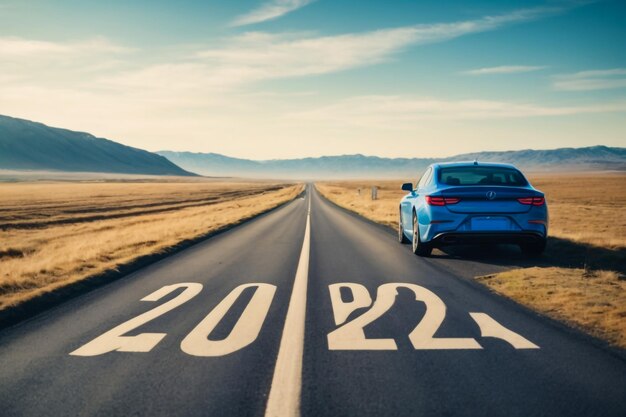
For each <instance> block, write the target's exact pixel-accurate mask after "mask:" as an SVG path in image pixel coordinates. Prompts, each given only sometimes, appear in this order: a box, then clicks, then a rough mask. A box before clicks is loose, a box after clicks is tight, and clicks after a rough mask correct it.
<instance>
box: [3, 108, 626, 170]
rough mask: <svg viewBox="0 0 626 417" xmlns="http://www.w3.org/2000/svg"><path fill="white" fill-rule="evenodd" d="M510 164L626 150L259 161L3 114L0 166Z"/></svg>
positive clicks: (564, 162)
mask: <svg viewBox="0 0 626 417" xmlns="http://www.w3.org/2000/svg"><path fill="white" fill-rule="evenodd" d="M474 159H477V160H478V161H484V162H491V161H495V162H509V163H513V164H515V165H516V166H518V167H520V168H521V169H524V170H527V171H568V170H569V171H589V170H618V171H626V148H610V147H607V146H592V147H587V148H560V149H551V150H530V149H529V150H523V151H506V152H477V153H471V154H462V155H456V156H452V157H446V158H380V157H377V156H364V155H360V154H357V155H339V156H322V157H317V158H300V159H272V160H265V161H255V160H249V159H239V158H231V157H228V156H224V155H220V154H215V153H193V152H172V151H161V152H157V153H152V152H148V151H145V150H142V149H137V148H132V147H130V146H125V145H122V144H119V143H117V142H113V141H111V140H108V139H101V138H96V137H94V136H92V135H90V134H89V133H83V132H75V131H71V130H66V129H59V128H55V127H49V126H46V125H44V124H41V123H36V122H31V121H28V120H23V119H16V118H12V117H7V116H1V115H0V169H4V170H37V171H64V172H93V173H115V174H140V175H184V176H190V175H196V174H194V172H195V173H198V174H201V175H207V176H217V177H255V178H302V179H317V178H320V179H324V178H366V177H369V178H374V177H376V178H391V177H395V178H399V177H404V178H415V177H416V176H418V175H420V173H421V172H422V171H423V170H424V169H425V168H426V167H427V166H428V165H429V164H431V163H433V162H437V161H439V162H446V161H459V160H461V161H462V160H465V161H472V160H474Z"/></svg>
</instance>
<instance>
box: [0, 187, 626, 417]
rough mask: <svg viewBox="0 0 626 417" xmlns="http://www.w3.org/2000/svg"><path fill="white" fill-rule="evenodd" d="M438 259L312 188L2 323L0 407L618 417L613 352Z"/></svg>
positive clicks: (10, 411)
mask: <svg viewBox="0 0 626 417" xmlns="http://www.w3.org/2000/svg"><path fill="white" fill-rule="evenodd" d="M309 212H310V214H309ZM446 262H447V261H446V260H445V259H444V260H432V259H431V260H424V259H420V258H418V257H416V256H414V255H413V254H412V253H411V251H410V247H408V246H406V245H405V246H403V245H400V244H399V243H397V242H396V240H395V237H394V236H393V235H392V234H390V233H389V232H388V231H386V230H384V229H383V228H381V227H378V226H376V225H373V224H371V223H369V222H367V221H364V220H362V219H360V218H358V217H356V216H353V215H351V214H348V213H346V212H345V211H343V210H341V209H338V208H337V207H335V206H334V205H332V204H330V203H328V202H327V201H325V200H323V199H322V198H321V197H320V196H319V195H318V194H317V193H316V192H314V191H313V190H310V192H309V193H307V197H306V198H304V199H297V200H296V201H294V202H292V203H290V204H288V205H286V206H284V207H282V208H280V209H278V210H275V211H273V212H271V213H268V214H266V215H264V216H261V217H259V218H257V219H256V220H253V221H251V222H248V223H246V224H244V225H242V226H239V227H236V228H234V229H232V230H231V231H229V232H226V233H224V234H221V235H218V236H216V237H213V238H211V239H208V240H207V241H205V242H203V243H200V244H197V245H195V246H193V247H192V248H190V249H187V250H185V251H182V252H180V253H178V254H176V255H174V256H171V257H169V258H167V259H164V260H162V261H160V262H158V263H155V264H153V265H151V266H149V267H146V268H144V269H142V270H139V271H138V272H136V273H133V274H131V275H129V276H127V277H125V278H123V279H120V280H118V281H116V282H113V283H111V284H109V285H106V286H104V287H101V288H99V289H97V290H94V291H91V292H90V293H88V294H85V295H82V296H80V297H77V298H75V299H72V300H70V301H68V302H66V303H64V304H62V305H60V306H58V307H56V308H53V309H51V310H49V311H47V312H46V313H44V314H40V315H38V316H36V317H35V318H33V319H30V320H28V321H26V322H23V323H21V324H18V325H16V326H13V327H11V328H8V329H5V330H3V331H1V332H0V415H2V416H7V417H8V416H66V415H67V416H81V415H84V416H92V415H95V416H129V415H142V416H239V415H241V416H248V415H249V416H263V415H285V416H288V415H297V414H298V412H299V413H300V414H301V415H302V416H524V417H528V416H568V417H571V416H622V417H623V416H625V415H626V362H625V360H624V358H623V356H620V355H619V354H614V353H613V352H611V351H609V350H607V349H605V348H602V347H601V346H599V345H598V344H596V343H592V342H591V341H590V339H589V338H587V337H585V336H582V335H580V334H579V333H577V332H573V331H568V330H567V329H565V328H564V327H562V326H559V325H555V324H554V323H553V322H551V321H550V320H546V319H544V318H542V317H540V316H537V315H535V314H532V313H530V312H528V311H527V310H525V309H523V308H520V307H517V306H516V305H515V304H513V303H511V302H509V301H507V300H504V299H502V298H499V297H497V296H494V295H492V294H490V293H489V292H488V291H486V290H485V289H483V288H481V287H480V286H478V285H476V284H474V283H472V282H471V281H469V280H468V279H466V278H464V277H461V276H460V275H462V274H459V273H455V272H454V270H453V269H449V268H447V267H446V264H445V263H446ZM456 265H457V267H456V268H457V269H458V265H459V261H458V260H457V261H456ZM460 265H461V266H462V261H461V263H460ZM470 266H471V268H475V265H473V264H470V263H469V262H468V268H470ZM150 294H152V295H151V296H150V297H147V296H148V295H150ZM144 297H146V299H145V300H144V301H140V300H141V299H142V298H144ZM149 311H150V312H149ZM470 313H472V314H471V315H470Z"/></svg>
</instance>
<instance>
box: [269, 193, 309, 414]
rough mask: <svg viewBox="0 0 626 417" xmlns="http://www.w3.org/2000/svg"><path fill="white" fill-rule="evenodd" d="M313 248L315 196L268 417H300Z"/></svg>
mask: <svg viewBox="0 0 626 417" xmlns="http://www.w3.org/2000/svg"><path fill="white" fill-rule="evenodd" d="M310 248H311V194H310V193H309V206H308V209H307V216H306V228H305V230H304V242H303V243H302V251H301V252H300V260H299V261H298V268H297V270H296V277H295V279H294V283H293V290H292V292H291V298H290V299H289V308H288V310H287V317H286V318H285V327H284V328H283V335H282V338H281V340H280V347H279V348H278V358H277V359H276V368H274V377H273V379H272V386H271V388H270V394H269V398H268V400H267V406H266V408H265V417H298V416H299V415H300V391H301V389H302V355H303V350H304V319H305V315H306V291H307V281H308V278H309V252H310Z"/></svg>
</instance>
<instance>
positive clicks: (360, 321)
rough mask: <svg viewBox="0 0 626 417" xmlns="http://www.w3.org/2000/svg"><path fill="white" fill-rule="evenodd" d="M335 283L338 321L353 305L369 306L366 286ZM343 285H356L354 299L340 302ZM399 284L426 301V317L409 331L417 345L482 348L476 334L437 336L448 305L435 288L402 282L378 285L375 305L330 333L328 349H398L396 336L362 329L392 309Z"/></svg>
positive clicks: (426, 346) (423, 346)
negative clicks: (373, 335)
mask: <svg viewBox="0 0 626 417" xmlns="http://www.w3.org/2000/svg"><path fill="white" fill-rule="evenodd" d="M333 285H334V287H333ZM333 285H331V286H329V290H330V293H331V303H332V305H333V310H334V314H335V321H336V322H337V321H338V320H345V318H347V316H348V315H349V314H350V313H351V312H352V311H354V308H353V309H352V310H350V311H346V310H348V309H349V307H352V306H353V305H361V306H366V307H367V306H368V305H369V304H370V303H371V298H370V296H369V294H368V292H367V289H365V287H363V286H362V285H360V284H353V283H341V284H333ZM342 286H343V287H348V288H351V289H353V291H352V294H353V296H354V300H353V301H352V302H351V303H343V302H341V298H340V295H339V288H340V287H342ZM398 288H406V289H409V290H411V291H413V293H414V294H415V300H416V301H422V302H423V303H424V304H426V313H425V314H424V317H423V318H422V320H420V322H419V323H418V324H417V326H416V327H415V328H414V329H413V331H412V332H411V333H410V334H409V340H410V341H411V343H412V344H413V347H414V348H415V349H420V350H421V349H428V350H432V349H482V347H481V346H480V344H478V342H477V341H476V339H473V338H466V337H457V338H453V337H435V333H436V332H437V330H438V329H439V327H440V326H441V324H442V323H443V320H444V319H445V317H446V305H445V304H444V302H443V301H442V300H441V298H439V297H438V296H437V295H436V294H435V293H433V292H432V291H430V290H428V289H426V288H424V287H421V286H419V285H416V284H411V283H400V282H398V283H387V284H383V285H381V286H380V287H378V291H377V294H376V301H375V302H374V305H373V306H372V308H370V309H369V310H367V311H366V312H365V313H363V314H361V315H360V316H358V317H357V318H355V319H354V320H352V321H350V322H348V323H346V324H344V325H343V326H341V327H339V328H338V329H336V330H334V331H332V332H330V333H329V334H328V349H329V350H397V349H398V346H397V345H396V342H395V340H394V339H390V338H387V339H368V338H366V337H365V331H364V330H363V329H364V328H365V327H366V326H367V325H369V324H370V323H373V322H374V321H376V320H377V319H378V318H380V317H381V316H382V315H383V314H385V313H386V312H387V311H389V309H390V308H391V307H392V306H393V304H394V303H395V301H396V297H397V295H398ZM354 289H357V291H354ZM333 297H335V298H338V300H336V299H333ZM346 304H348V308H346ZM337 307H338V308H339V309H337Z"/></svg>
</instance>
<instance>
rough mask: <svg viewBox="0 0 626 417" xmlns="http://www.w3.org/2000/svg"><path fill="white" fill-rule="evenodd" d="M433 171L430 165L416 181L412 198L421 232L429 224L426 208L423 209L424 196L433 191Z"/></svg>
mask: <svg viewBox="0 0 626 417" xmlns="http://www.w3.org/2000/svg"><path fill="white" fill-rule="evenodd" d="M433 172H434V169H433V168H432V167H430V168H429V169H428V170H427V171H426V172H425V173H424V176H423V177H422V179H421V180H420V182H419V183H418V187H417V190H415V198H414V200H413V206H414V207H415V212H416V213H417V220H418V222H419V223H420V225H421V227H420V231H422V232H424V231H426V229H427V227H428V225H429V224H430V217H429V215H428V212H427V210H425V205H426V200H425V198H424V196H426V195H428V194H430V193H431V192H433V191H434V190H433V188H434V183H435V182H434V181H433ZM411 227H412V226H411Z"/></svg>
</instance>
